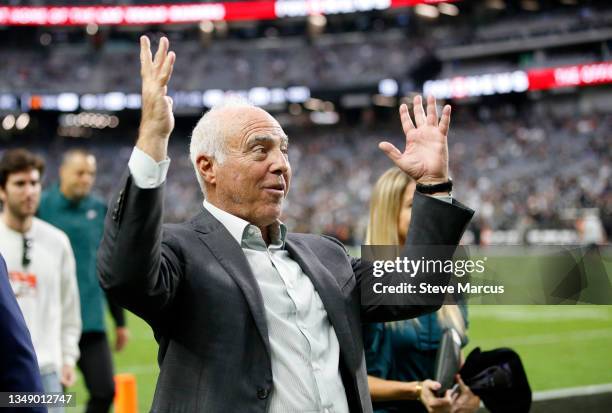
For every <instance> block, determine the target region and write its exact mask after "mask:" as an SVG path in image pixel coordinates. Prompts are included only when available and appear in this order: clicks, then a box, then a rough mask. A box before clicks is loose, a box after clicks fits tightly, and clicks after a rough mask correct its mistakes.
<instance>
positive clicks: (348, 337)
mask: <svg viewBox="0 0 612 413" xmlns="http://www.w3.org/2000/svg"><path fill="white" fill-rule="evenodd" d="M286 246H287V250H288V251H289V254H290V255H291V258H293V259H294V260H295V261H296V262H297V263H298V264H300V267H301V268H302V271H304V273H305V274H306V275H307V276H308V278H310V281H311V282H312V284H313V285H314V287H315V289H316V290H317V293H318V294H319V296H320V297H321V301H323V306H324V307H325V311H327V316H328V317H329V320H330V322H331V324H332V325H333V326H334V330H335V332H336V336H337V337H338V342H339V344H340V349H341V352H342V354H343V356H344V357H345V359H346V362H347V363H348V365H349V366H353V365H355V360H353V359H354V358H355V357H356V356H357V355H356V352H355V347H354V343H353V337H352V334H353V333H352V332H351V330H350V328H349V323H348V319H347V317H346V311H347V308H346V305H345V303H344V300H343V298H342V292H341V290H340V286H339V285H338V283H337V282H336V278H335V277H334V276H333V275H332V274H331V273H330V272H329V271H328V270H327V268H325V267H324V266H323V264H322V263H321V261H320V260H319V258H318V257H317V256H316V255H315V253H314V252H313V251H312V250H311V249H310V248H309V247H308V245H306V244H304V243H302V242H300V241H299V240H296V239H294V238H292V237H290V236H288V237H287V242H286Z"/></svg>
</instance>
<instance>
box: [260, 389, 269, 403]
mask: <svg viewBox="0 0 612 413" xmlns="http://www.w3.org/2000/svg"><path fill="white" fill-rule="evenodd" d="M269 395H270V390H269V389H265V388H263V387H259V388H258V389H257V398H258V399H259V400H265V399H267V398H268V396H269Z"/></svg>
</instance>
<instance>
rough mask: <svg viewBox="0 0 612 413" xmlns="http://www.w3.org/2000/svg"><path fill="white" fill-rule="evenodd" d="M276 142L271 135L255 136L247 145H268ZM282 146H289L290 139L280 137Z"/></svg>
mask: <svg viewBox="0 0 612 413" xmlns="http://www.w3.org/2000/svg"><path fill="white" fill-rule="evenodd" d="M273 141H274V138H273V137H272V136H270V135H258V136H253V137H252V138H249V139H248V140H247V145H249V146H251V145H256V144H266V143H268V144H269V143H271V142H273ZM280 141H281V145H289V138H288V137H287V136H285V135H283V136H281V137H280Z"/></svg>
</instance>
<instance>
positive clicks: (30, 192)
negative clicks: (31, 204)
mask: <svg viewBox="0 0 612 413" xmlns="http://www.w3.org/2000/svg"><path fill="white" fill-rule="evenodd" d="M37 188H38V184H28V185H26V194H27V195H33V194H35V193H36V190H37Z"/></svg>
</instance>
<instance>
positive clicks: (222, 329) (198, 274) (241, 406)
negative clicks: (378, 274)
mask: <svg viewBox="0 0 612 413" xmlns="http://www.w3.org/2000/svg"><path fill="white" fill-rule="evenodd" d="M163 192H164V191H163V185H162V187H160V188H156V189H140V188H138V187H137V186H136V185H135V184H134V183H133V181H132V179H131V177H130V176H129V174H126V175H125V177H124V179H123V181H122V188H121V190H120V191H119V192H118V193H117V194H116V195H115V197H114V199H113V200H112V201H111V205H110V208H109V212H108V215H107V217H106V224H105V231H104V237H103V240H102V244H101V246H100V249H99V251H98V271H99V276H100V282H101V285H102V287H103V288H104V289H105V290H106V291H107V292H108V293H109V294H110V295H111V296H112V297H113V298H114V299H115V300H116V301H117V302H118V303H120V304H121V305H123V306H124V307H125V308H127V309H128V310H130V311H132V312H134V313H135V314H137V315H139V316H140V317H142V318H143V319H144V320H146V321H147V322H148V323H149V324H150V325H151V327H152V328H153V331H154V333H155V337H156V339H157V341H158V343H159V354H158V362H159V365H160V375H159V379H158V382H157V388H156V391H155V397H154V400H153V406H152V407H151V412H155V413H182V412H190V413H191V412H203V413H216V412H219V413H227V412H230V413H234V412H236V413H243V412H266V411H267V404H268V400H269V396H270V394H271V392H272V391H274V389H273V386H272V369H271V360H270V350H269V349H270V346H269V342H268V331H267V326H266V317H265V308H264V304H263V299H262V296H261V292H260V290H259V286H258V284H257V281H256V279H255V276H254V275H253V273H252V271H251V269H250V268H249V264H248V262H247V260H246V257H245V256H244V253H243V252H242V249H241V248H240V246H239V245H238V243H236V241H235V240H234V239H233V238H232V236H231V235H230V233H229V232H228V231H227V230H226V229H225V227H224V226H223V225H221V223H220V222H219V221H217V220H216V219H215V218H214V217H213V216H212V215H211V214H210V213H209V212H207V211H206V210H203V211H202V212H201V213H200V214H199V215H197V216H196V217H194V218H193V219H192V220H190V221H188V222H184V223H182V224H172V225H162V209H163V207H162V205H163ZM472 214H473V211H471V210H470V209H468V208H466V207H464V206H463V205H461V204H459V203H457V202H455V203H454V204H449V203H445V202H443V201H440V200H436V199H433V198H430V197H427V196H423V195H420V194H416V195H415V198H414V202H413V212H412V223H411V227H410V230H409V237H408V240H407V243H408V244H412V245H416V244H419V245H424V244H431V245H433V244H446V245H448V244H457V243H458V241H459V239H460V238H461V235H462V233H463V231H464V229H465V227H466V226H467V224H468V222H469V220H470V218H471V217H472ZM286 248H287V249H288V251H289V253H290V254H291V257H292V258H293V259H294V260H295V261H296V262H298V263H299V264H300V266H301V268H302V270H303V271H304V273H305V274H306V275H308V277H309V278H310V279H311V281H312V283H313V285H314V287H315V289H316V290H317V292H318V294H319V295H320V297H321V300H322V301H323V304H324V306H325V309H326V311H327V314H328V316H329V319H330V321H331V324H332V325H333V326H334V330H335V332H336V334H337V336H338V341H339V343H340V352H341V357H340V366H338V368H339V369H340V372H341V376H342V380H343V383H344V387H345V389H346V392H347V399H348V402H349V406H350V409H351V412H371V411H372V404H371V401H370V396H369V391H368V385H367V376H366V369H365V361H364V352H363V343H362V339H361V323H362V321H363V322H368V321H385V320H397V319H405V318H411V317H415V316H418V315H420V314H423V313H424V312H429V311H434V310H436V309H437V308H436V307H431V306H429V307H426V306H416V305H410V303H404V304H405V305H402V306H389V305H380V306H378V305H376V306H374V305H371V306H365V305H362V304H361V295H360V292H359V285H360V282H361V280H362V279H364V277H367V276H368V274H370V273H371V271H372V267H371V264H370V263H367V262H363V261H361V260H359V259H354V258H351V257H350V256H349V255H348V254H347V252H346V250H345V249H344V247H343V246H342V244H341V243H340V242H338V241H337V240H334V239H332V238H329V237H323V236H319V235H311V234H296V233H289V234H288V235H287V239H286Z"/></svg>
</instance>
